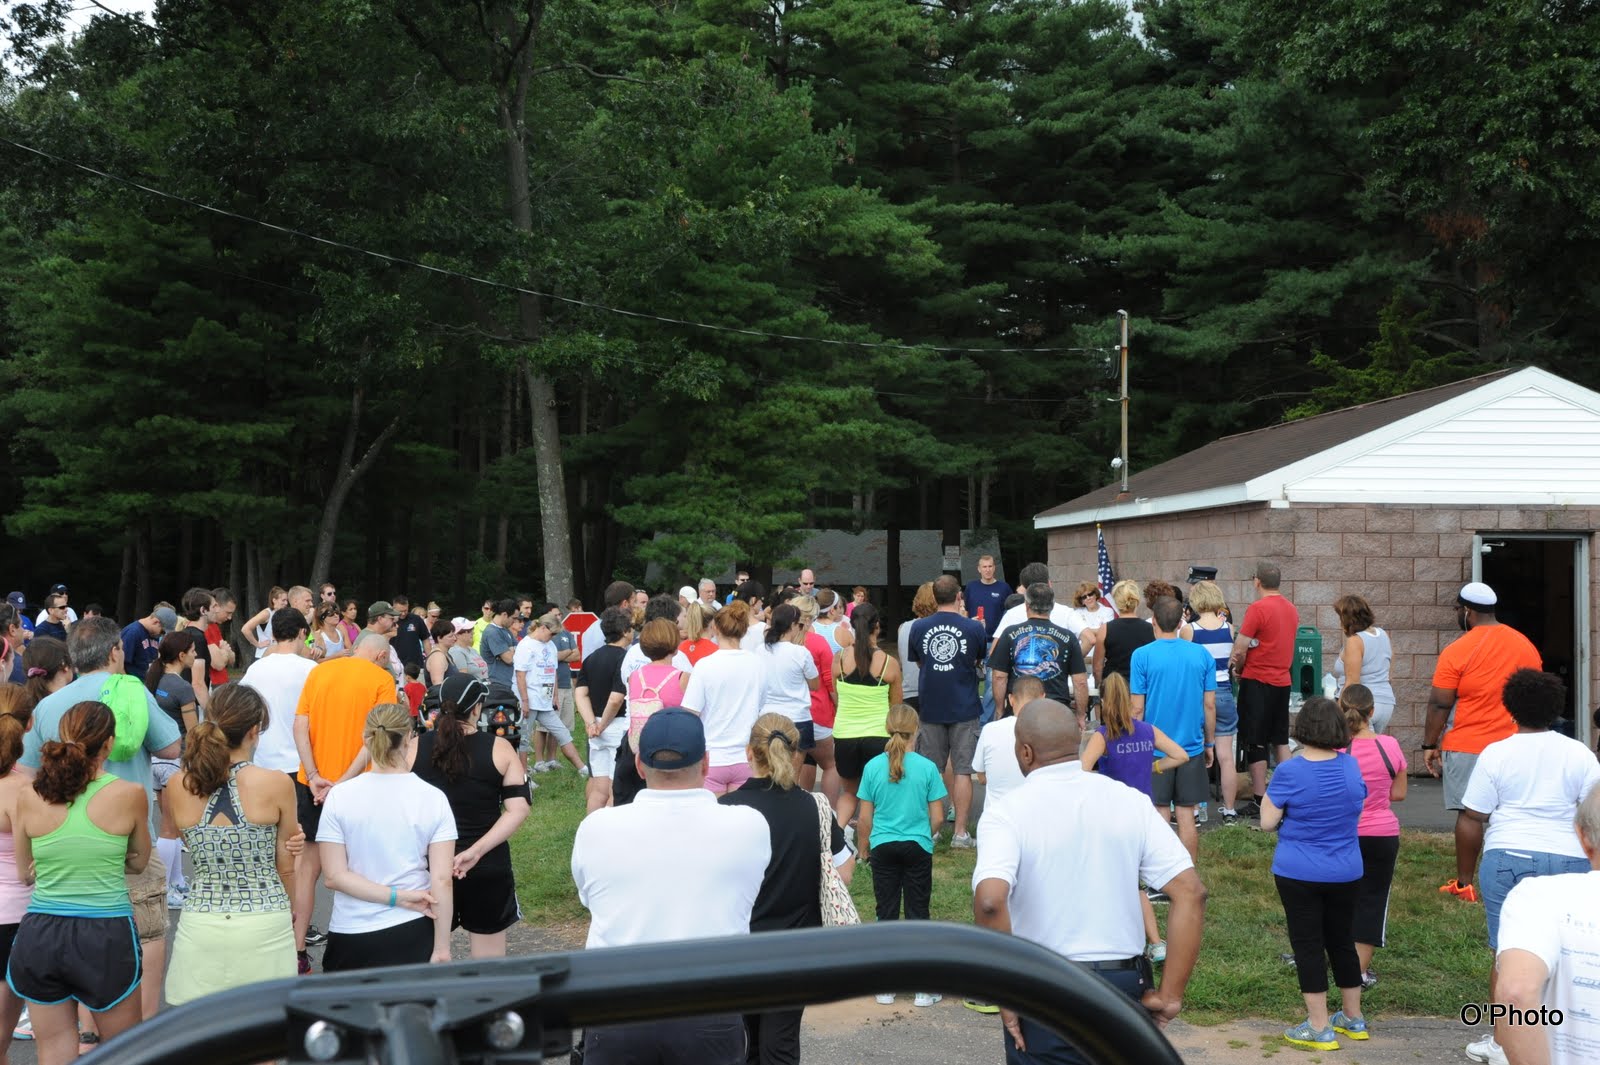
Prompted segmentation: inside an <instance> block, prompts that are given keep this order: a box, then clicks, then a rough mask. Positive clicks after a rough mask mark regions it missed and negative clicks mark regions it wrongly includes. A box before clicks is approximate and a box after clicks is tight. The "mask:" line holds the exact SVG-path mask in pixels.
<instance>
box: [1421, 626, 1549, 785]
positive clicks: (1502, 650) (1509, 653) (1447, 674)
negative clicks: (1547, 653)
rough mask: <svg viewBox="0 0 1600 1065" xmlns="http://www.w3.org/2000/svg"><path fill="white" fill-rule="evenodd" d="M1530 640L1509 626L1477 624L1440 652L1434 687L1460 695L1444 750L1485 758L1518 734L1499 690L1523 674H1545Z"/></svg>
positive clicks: (1457, 696) (1540, 660) (1457, 697)
mask: <svg viewBox="0 0 1600 1065" xmlns="http://www.w3.org/2000/svg"><path fill="white" fill-rule="evenodd" d="M1543 668H1544V660H1543V659H1542V658H1540V656H1539V651H1538V649H1537V648H1536V647H1534V646H1533V644H1532V642H1531V641H1529V639H1528V638H1527V637H1526V636H1524V635H1522V633H1520V632H1518V631H1517V630H1516V629H1513V628H1512V627H1511V626H1510V625H1502V624H1494V625H1477V626H1474V627H1473V628H1472V629H1470V630H1468V631H1467V633H1466V635H1464V636H1462V637H1461V638H1460V639H1458V640H1456V641H1455V642H1454V643H1452V644H1451V645H1450V646H1448V647H1446V648H1445V649H1444V650H1443V651H1441V652H1440V653H1439V663H1438V665H1436V666H1435V667H1434V670H1433V686H1434V687H1435V688H1439V689H1441V690H1443V691H1454V692H1455V693H1456V717H1455V723H1454V724H1453V725H1451V726H1450V729H1449V731H1447V732H1446V733H1445V734H1444V736H1443V737H1441V739H1440V741H1439V747H1440V749H1441V750H1445V751H1456V752H1459V753H1461V754H1482V753H1483V749H1484V748H1485V747H1487V746H1489V744H1491V743H1494V742H1496V741H1497V740H1503V739H1505V738H1506V737H1507V736H1510V735H1511V734H1512V733H1514V732H1516V731H1517V725H1516V722H1514V721H1512V720H1511V714H1510V712H1509V711H1508V710H1506V707H1505V704H1504V703H1503V702H1501V701H1500V691H1501V689H1503V688H1504V687H1505V686H1506V680H1507V679H1508V678H1509V677H1510V676H1511V674H1513V673H1515V672H1516V671H1517V670H1519V669H1543Z"/></svg>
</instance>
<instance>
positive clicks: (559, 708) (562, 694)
mask: <svg viewBox="0 0 1600 1065" xmlns="http://www.w3.org/2000/svg"><path fill="white" fill-rule="evenodd" d="M577 705H578V704H577V703H575V702H573V701H572V689H571V688H557V689H556V716H557V717H559V718H560V719H561V723H562V724H563V725H565V726H567V731H568V732H569V733H570V732H571V731H572V722H573V720H574V717H575V715H576V714H577ZM537 731H539V732H543V733H544V734H545V735H547V736H548V735H549V734H550V730H549V729H547V728H545V727H544V726H543V725H540V726H539V728H538V730H537Z"/></svg>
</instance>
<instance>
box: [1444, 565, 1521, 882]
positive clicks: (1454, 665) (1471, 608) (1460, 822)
mask: <svg viewBox="0 0 1600 1065" xmlns="http://www.w3.org/2000/svg"><path fill="white" fill-rule="evenodd" d="M1498 602H1499V599H1498V598H1497V597H1496V596H1495V594H1494V589H1493V588H1490V587H1489V586H1488V585H1487V584H1482V583H1479V582H1478V581H1473V582H1472V583H1471V584H1468V585H1466V586H1464V587H1463V588H1462V589H1461V594H1460V595H1459V596H1457V597H1456V624H1457V625H1459V626H1460V627H1461V628H1462V629H1463V630H1464V631H1465V632H1466V635H1465V636H1462V637H1461V638H1460V639H1458V640H1456V641H1455V642H1454V643H1452V644H1451V645H1450V646H1449V647H1446V648H1445V649H1444V650H1443V651H1441V652H1440V653H1439V664H1438V665H1437V666H1435V667H1434V670H1433V691H1432V692H1431V693H1429V695H1428V720H1427V723H1426V725H1424V727H1423V730H1422V762H1423V764H1424V765H1426V766H1427V767H1428V772H1429V773H1431V774H1433V775H1434V776H1436V777H1437V776H1439V775H1440V774H1441V772H1442V773H1443V776H1444V808H1445V809H1446V810H1455V811H1456V875H1455V879H1453V880H1451V881H1449V882H1448V883H1447V884H1445V885H1444V886H1443V887H1441V888H1440V889H1439V890H1440V891H1441V892H1443V893H1444V894H1447V895H1454V896H1456V897H1457V898H1459V899H1461V900H1463V901H1465V902H1477V901H1478V889H1477V888H1475V887H1473V886H1472V879H1473V876H1474V875H1475V873H1476V872H1477V868H1478V854H1479V852H1481V851H1482V850H1483V822H1481V821H1476V820H1473V819H1472V818H1470V817H1466V816H1464V815H1463V814H1462V813H1461V811H1462V810H1463V809H1464V808H1465V806H1466V804H1465V803H1464V802H1463V801H1462V799H1463V796H1465V795H1466V791H1467V781H1468V780H1470V779H1471V778H1472V769H1473V767H1474V766H1476V765H1477V764H1478V755H1480V754H1482V753H1483V749H1484V748H1485V747H1487V746H1489V744H1491V743H1494V742H1495V741H1496V740H1503V739H1505V738H1506V737H1507V736H1510V735H1511V734H1512V733H1514V732H1516V731H1517V725H1516V722H1514V721H1512V719H1511V714H1510V712H1508V711H1507V710H1506V708H1505V704H1504V703H1503V702H1501V700H1500V693H1501V691H1502V690H1503V689H1504V688H1505V686H1506V680H1507V679H1508V678H1510V676H1511V674H1513V673H1515V672H1516V671H1517V670H1519V669H1543V668H1544V661H1543V659H1541V658H1540V657H1539V652H1538V650H1537V649H1536V648H1535V647H1534V646H1533V644H1532V643H1530V642H1529V640H1528V638H1527V637H1526V636H1524V635H1522V633H1520V632H1518V631H1517V630H1516V629H1513V628H1512V627H1511V626H1510V625H1503V624H1501V623H1500V622H1499V621H1498V620H1496V618H1495V616H1494V612H1495V605H1496V604H1497V603H1498ZM1452 708H1453V709H1454V710H1455V719H1454V721H1450V720H1449V719H1450V711H1451V709H1452ZM1447 722H1448V723H1449V731H1446V729H1445V726H1446V723H1447Z"/></svg>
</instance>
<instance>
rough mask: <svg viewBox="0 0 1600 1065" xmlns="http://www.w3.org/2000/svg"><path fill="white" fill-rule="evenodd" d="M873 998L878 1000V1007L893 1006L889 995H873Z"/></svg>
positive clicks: (892, 999)
mask: <svg viewBox="0 0 1600 1065" xmlns="http://www.w3.org/2000/svg"><path fill="white" fill-rule="evenodd" d="M873 997H874V998H876V999H877V1000H878V1005H880V1006H893V1005H894V996H893V995H891V994H888V993H884V994H882V995H875V996H873Z"/></svg>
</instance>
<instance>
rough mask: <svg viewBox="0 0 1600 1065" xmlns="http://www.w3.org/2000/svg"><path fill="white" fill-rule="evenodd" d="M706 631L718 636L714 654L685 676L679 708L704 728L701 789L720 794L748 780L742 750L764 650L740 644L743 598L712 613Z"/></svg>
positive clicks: (761, 678) (763, 682) (745, 609)
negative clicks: (697, 717)
mask: <svg viewBox="0 0 1600 1065" xmlns="http://www.w3.org/2000/svg"><path fill="white" fill-rule="evenodd" d="M711 627H712V628H713V629H714V630H715V631H716V634H717V653H716V654H714V655H710V656H708V657H706V658H703V659H701V660H700V664H699V665H697V666H696V667H695V670H694V672H693V673H692V674H690V675H689V686H688V687H687V688H686V689H684V692H683V707H684V709H685V710H692V711H694V712H695V713H697V714H699V715H700V723H701V725H702V726H703V727H704V728H705V730H706V754H707V755H708V756H709V757H710V768H709V769H708V770H707V771H706V782H705V786H706V790H708V791H710V792H711V793H712V794H714V795H722V794H724V793H726V792H730V791H733V790H735V789H736V788H738V787H740V786H741V785H743V784H744V782H745V781H747V780H749V779H750V763H749V762H748V761H747V760H746V758H745V746H746V744H748V743H749V742H750V729H751V728H752V727H754V725H755V723H756V718H758V717H760V716H761V703H762V701H763V700H764V699H765V698H766V691H767V678H766V670H765V669H764V668H763V662H762V660H761V659H760V658H758V657H756V656H757V655H764V654H766V652H765V650H757V651H746V650H745V649H744V648H743V647H741V646H740V641H741V640H742V639H744V637H745V635H746V634H747V633H748V632H749V631H750V604H749V603H746V602H745V601H744V600H742V599H735V600H734V601H733V602H731V603H729V604H728V605H727V606H725V607H723V608H722V609H721V610H719V611H717V614H716V616H715V617H714V618H712V619H711ZM808 709H809V708H808Z"/></svg>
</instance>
